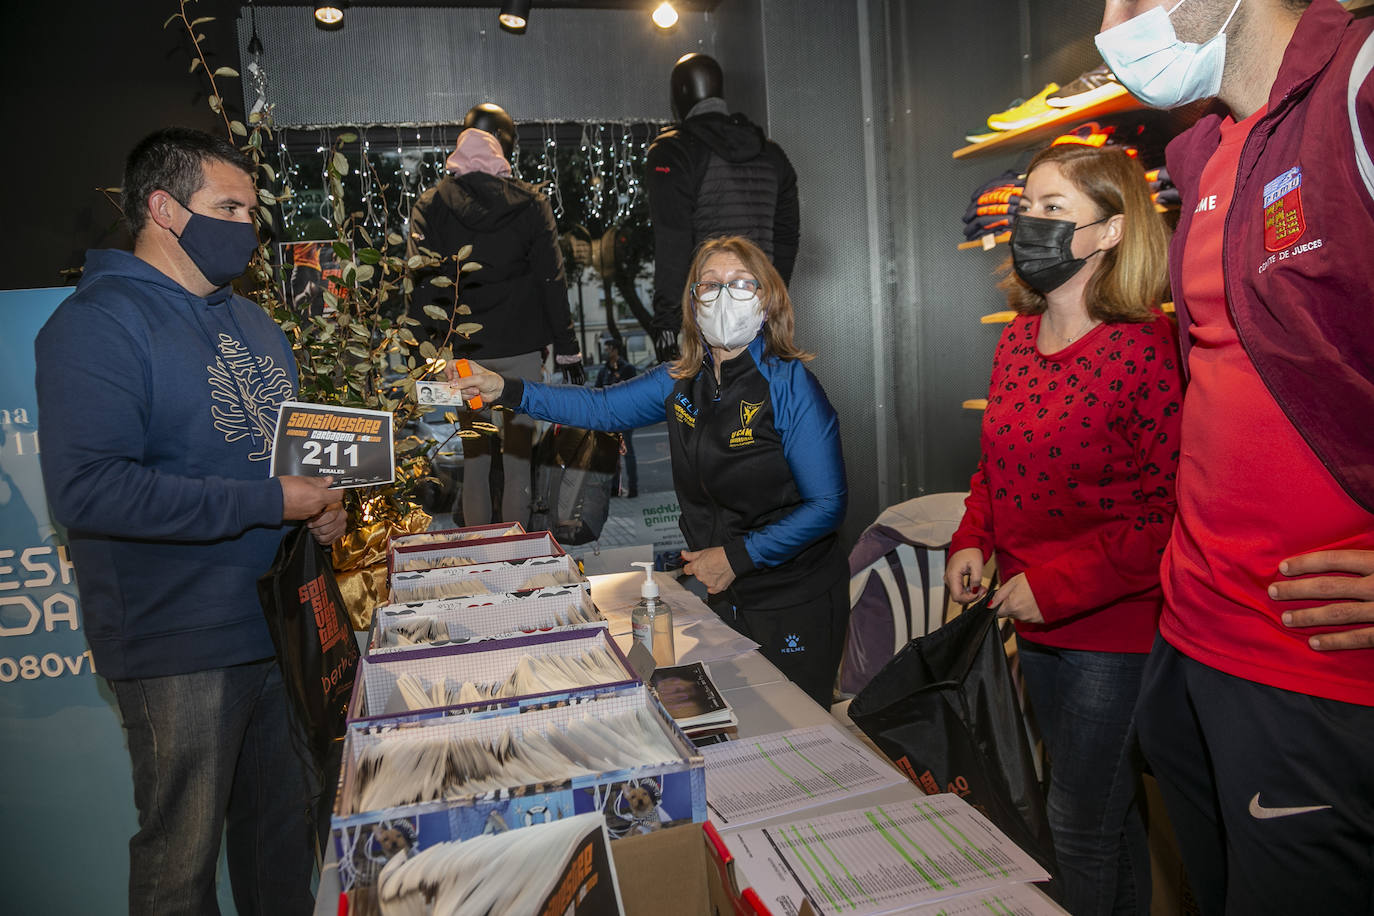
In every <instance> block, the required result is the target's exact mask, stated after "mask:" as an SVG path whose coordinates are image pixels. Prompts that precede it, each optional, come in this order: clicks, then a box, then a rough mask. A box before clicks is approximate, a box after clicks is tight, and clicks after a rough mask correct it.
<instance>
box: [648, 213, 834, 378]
mask: <svg viewBox="0 0 1374 916" xmlns="http://www.w3.org/2000/svg"><path fill="white" fill-rule="evenodd" d="M721 253H726V254H733V255H734V256H735V257H737V258H739V260H740V263H741V264H743V265H744V269H745V270H747V271H749V273H751V274H753V275H754V279H755V280H756V281H758V284H759V292H758V295H759V302H760V303H761V304H762V305H763V315H764V319H763V342H764V355H766V356H776V357H778V358H779V359H799V360H802V361H803V362H805V361H807V360H809V359H811V358H812V354H810V353H807V352H806V351H804V350H801V349H798V347H797V346H796V344H794V343H793V342H792V299H791V297H789V296H788V295H787V286H786V285H785V284H784V283H783V282H782V277H781V275H779V274H778V269H777V268H776V267H774V266H773V262H772V261H770V260H768V256H767V255H765V254H764V253H763V252H762V251H761V250H760V249H759V246H757V245H755V244H754V243H753V242H751V241H749V240H748V239H746V238H744V237H743V236H738V235H726V236H721V237H720V238H714V239H708V240H707V241H705V242H702V243H701V246H700V247H699V248H697V253H696V255H695V256H693V258H692V266H691V268H690V269H689V270H688V271H687V287H686V289H684V290H683V291H682V333H681V334H679V335H678V345H679V347H680V348H681V350H680V352H681V355H680V356H679V357H678V358H677V361H676V362H674V363H673V365H672V367H671V368H670V369H669V370H668V374H669V375H671V376H672V377H673V378H691V377H692V376H694V375H696V374H697V373H698V372H700V371H701V362H702V360H703V359H704V358H705V357H706V346H705V342H704V341H703V340H702V339H701V330H700V328H699V327H698V326H697V310H696V301H695V300H694V299H693V297H692V284H694V283H696V282H697V281H698V280H700V279H701V274H702V272H703V271H704V270H705V269H706V261H707V259H708V258H710V257H711V256H712V255H715V254H721ZM725 295H729V293H726V294H725Z"/></svg>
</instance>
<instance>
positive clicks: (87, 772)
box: [0, 289, 234, 916]
mask: <svg viewBox="0 0 1374 916" xmlns="http://www.w3.org/2000/svg"><path fill="white" fill-rule="evenodd" d="M71 292H72V291H71V290H70V289H29V290H0V748H2V749H3V752H0V824H3V825H4V829H5V831H6V834H7V839H6V842H5V853H4V855H3V856H0V887H3V888H4V892H3V900H4V903H3V909H4V911H5V912H7V913H82V914H88V916H100V914H104V913H110V914H120V913H126V912H128V886H129V838H130V837H131V836H133V834H134V831H135V830H137V829H138V815H137V813H136V811H135V810H134V784H133V776H132V774H131V771H130V766H129V753H128V750H127V749H126V747H125V744H124V732H123V728H122V727H121V726H120V723H119V711H118V707H117V706H116V705H115V699H114V694H112V693H111V692H110V689H109V686H108V685H107V684H106V683H105V681H103V680H102V679H101V678H99V677H96V676H95V672H94V670H93V669H92V667H91V653H90V651H89V650H88V649H87V648H86V638H85V636H84V635H83V634H82V632H81V610H80V602H79V601H78V598H77V593H76V579H75V577H74V576H73V574H72V565H71V562H70V560H69V559H68V556H67V545H66V539H65V537H64V536H63V532H62V531H60V530H58V529H57V527H56V526H55V525H54V523H53V521H52V519H51V518H50V517H49V515H48V504H47V500H46V499H45V498H44V495H43V477H42V474H41V472H40V470H39V466H38V455H39V452H40V449H41V448H42V442H40V441H39V438H38V398H37V394H36V393H35V391H34V387H33V372H34V365H33V340H34V337H36V336H37V334H38V331H39V329H40V328H42V327H43V323H44V322H46V321H47V320H48V317H49V316H50V315H52V313H53V311H54V310H56V308H57V306H58V303H60V302H61V301H62V300H63V299H65V298H67V296H68V295H70V294H71ZM219 873H220V886H219V899H220V911H221V912H223V913H230V914H231V913H233V912H234V908H233V903H232V902H231V901H232V898H231V896H230V893H229V887H228V881H227V880H224V873H225V865H224V860H223V856H221V859H220V865H219Z"/></svg>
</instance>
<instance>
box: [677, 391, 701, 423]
mask: <svg viewBox="0 0 1374 916" xmlns="http://www.w3.org/2000/svg"><path fill="white" fill-rule="evenodd" d="M673 416H675V417H677V421H678V422H679V423H681V424H683V425H684V426H689V427H691V428H693V429H695V428H696V425H697V409H696V406H695V405H693V404H692V401H691V399H690V398H688V397H687V395H685V394H683V393H682V392H678V393H677V394H675V395H673Z"/></svg>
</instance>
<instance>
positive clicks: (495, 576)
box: [391, 554, 591, 604]
mask: <svg viewBox="0 0 1374 916" xmlns="http://www.w3.org/2000/svg"><path fill="white" fill-rule="evenodd" d="M545 576H548V577H551V580H550V581H548V582H544V581H536V582H533V583H532V582H531V580H534V579H535V578H536V577H539V578H540V579H542V578H543V577H545ZM473 583H481V585H482V587H484V588H485V589H486V590H487V591H491V592H515V591H522V590H525V589H531V588H544V587H546V586H548V585H552V584H554V583H557V584H559V585H571V584H573V583H583V584H584V585H586V587H587V588H590V587H591V586H590V585H587V584H586V583H587V580H586V577H584V576H583V575H582V573H581V571H580V570H578V568H577V562H576V561H575V560H573V558H572V557H570V556H568V555H567V554H560V555H559V556H547V555H546V556H538V557H530V558H528V559H511V560H501V561H494V562H490V563H475V564H473V565H470V566H450V567H446V568H444V569H426V570H421V571H419V572H398V573H393V574H392V576H391V600H392V602H393V603H397V604H400V603H403V602H407V601H428V600H431V599H434V598H446V597H450V596H452V595H453V592H449V593H448V594H445V593H444V587H445V586H455V587H456V588H457V589H459V590H461V589H462V588H463V587H464V586H469V585H472V584H473ZM460 593H461V592H460Z"/></svg>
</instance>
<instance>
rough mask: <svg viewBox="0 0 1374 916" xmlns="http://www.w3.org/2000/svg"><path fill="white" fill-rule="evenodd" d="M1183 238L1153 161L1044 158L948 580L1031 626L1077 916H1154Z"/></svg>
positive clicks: (1018, 235)
mask: <svg viewBox="0 0 1374 916" xmlns="http://www.w3.org/2000/svg"><path fill="white" fill-rule="evenodd" d="M1166 243H1167V235H1166V230H1165V228H1164V226H1163V223H1162V222H1161V221H1160V219H1159V217H1158V215H1157V214H1156V213H1155V211H1154V207H1153V205H1152V204H1151V202H1150V195H1149V189H1148V186H1147V185H1146V182H1145V178H1144V174H1143V172H1142V171H1141V169H1140V166H1139V165H1138V164H1137V163H1136V162H1135V161H1134V160H1132V159H1131V158H1129V157H1128V156H1127V155H1126V154H1125V153H1123V152H1121V151H1120V150H1115V149H1110V148H1107V149H1101V148H1093V147H1086V146H1073V145H1062V146H1052V147H1050V148H1049V149H1046V150H1044V151H1043V152H1041V153H1040V154H1039V155H1037V156H1036V157H1035V159H1033V160H1032V161H1031V167H1030V170H1029V173H1028V175H1027V179H1026V189H1025V193H1024V195H1023V197H1022V201H1021V210H1020V213H1019V215H1018V216H1017V219H1016V222H1015V224H1014V226H1013V230H1012V239H1011V249H1012V267H1013V271H1012V272H1011V273H1010V274H1009V275H1008V277H1007V279H1006V280H1005V281H1004V282H1003V288H1004V289H1005V290H1006V291H1007V293H1008V299H1009V301H1010V304H1011V306H1012V307H1013V308H1014V309H1015V310H1016V312H1017V317H1016V319H1015V320H1014V321H1012V323H1011V324H1010V325H1009V326H1008V327H1007V329H1006V331H1005V333H1003V335H1002V339H1001V341H1000V342H999V343H998V345H997V353H996V356H995V358H994V360H993V366H992V381H991V384H990V386H989V390H988V406H987V410H986V412H985V413H984V415H983V432H982V459H981V461H980V462H979V465H978V470H977V472H976V473H975V474H974V475H973V480H972V482H971V484H970V490H971V493H970V494H969V498H968V501H967V503H966V508H965V513H964V519H963V522H962V523H961V524H960V526H959V530H958V532H957V533H956V534H955V536H954V539H953V543H952V544H951V546H950V558H949V562H948V564H947V566H946V569H945V582H946V585H947V586H948V588H949V590H950V593H951V595H952V597H953V598H954V599H955V600H956V601H959V602H961V603H967V602H969V601H972V600H974V599H975V598H976V597H978V595H979V594H980V592H981V586H980V584H979V582H980V580H981V578H982V575H983V565H984V563H985V562H986V561H987V560H988V559H989V558H990V557H991V556H992V555H993V554H996V555H997V563H998V567H999V570H1000V576H1001V579H1002V582H1003V585H1002V587H1001V589H1000V590H999V591H998V592H997V594H996V595H995V596H994V597H993V606H994V607H996V609H997V612H998V614H999V615H1001V616H1003V617H1011V618H1013V619H1014V620H1015V623H1016V630H1017V641H1018V645H1019V647H1020V658H1021V660H1022V671H1023V672H1024V673H1025V679H1026V689H1027V692H1028V694H1029V696H1030V701H1031V706H1032V708H1033V709H1034V711H1035V716H1036V718H1037V721H1038V722H1039V724H1040V730H1041V733H1042V734H1043V736H1044V738H1045V743H1046V748H1047V750H1048V753H1049V757H1050V761H1051V768H1050V780H1049V796H1048V808H1049V818H1050V828H1051V830H1052V832H1053V835H1054V841H1055V851H1056V853H1057V857H1058V861H1059V868H1060V875H1059V877H1060V878H1061V881H1062V885H1063V893H1064V900H1063V903H1064V904H1065V906H1067V908H1068V909H1069V911H1070V912H1072V913H1074V914H1075V916H1089V914H1095V913H1112V912H1114V911H1115V912H1148V910H1149V898H1150V863H1149V853H1148V849H1147V846H1146V838H1145V829H1144V825H1143V822H1142V820H1141V817H1140V812H1139V809H1138V807H1137V804H1136V796H1137V795H1138V792H1139V786H1140V763H1139V754H1138V752H1137V750H1136V747H1135V738H1134V733H1133V732H1134V729H1133V723H1132V710H1133V708H1134V705H1135V700H1136V696H1137V694H1138V693H1139V689H1140V677H1141V672H1142V670H1143V668H1144V664H1145V658H1146V654H1147V653H1148V652H1149V651H1150V646H1151V644H1152V642H1153V640H1154V635H1155V629H1156V623H1157V621H1158V618H1159V611H1160V600H1161V596H1160V585H1159V562H1160V556H1161V553H1162V551H1163V548H1164V545H1165V543H1166V542H1167V541H1168V539H1169V531H1170V528H1171V526H1172V523H1173V516H1174V508H1175V502H1174V477H1175V472H1176V469H1177V466H1178V428H1179V423H1178V421H1179V407H1180V405H1181V403H1182V394H1183V392H1182V378H1181V375H1180V369H1179V360H1178V356H1177V351H1178V344H1177V336H1176V332H1175V330H1174V327H1173V324H1172V322H1171V321H1170V320H1169V319H1168V318H1167V317H1165V316H1164V315H1163V314H1161V313H1160V311H1159V303H1160V299H1161V297H1162V295H1163V292H1164V289H1165V286H1166V283H1167V279H1166V262H1165V258H1166Z"/></svg>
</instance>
